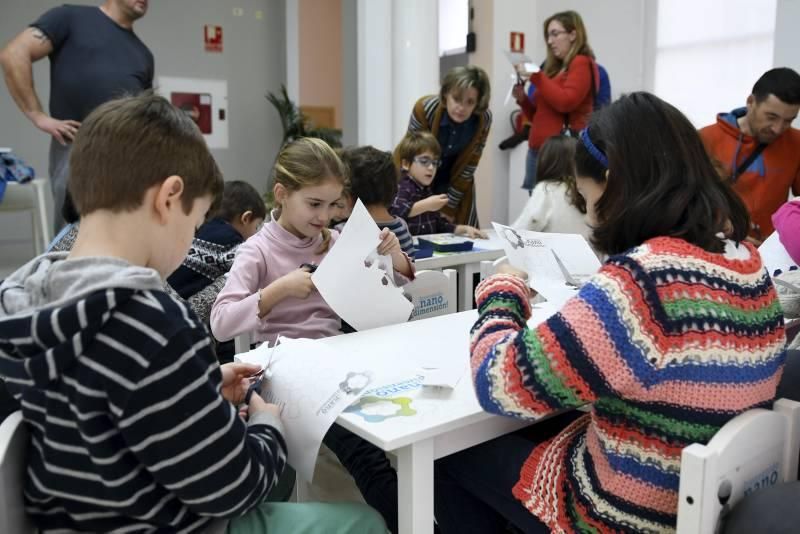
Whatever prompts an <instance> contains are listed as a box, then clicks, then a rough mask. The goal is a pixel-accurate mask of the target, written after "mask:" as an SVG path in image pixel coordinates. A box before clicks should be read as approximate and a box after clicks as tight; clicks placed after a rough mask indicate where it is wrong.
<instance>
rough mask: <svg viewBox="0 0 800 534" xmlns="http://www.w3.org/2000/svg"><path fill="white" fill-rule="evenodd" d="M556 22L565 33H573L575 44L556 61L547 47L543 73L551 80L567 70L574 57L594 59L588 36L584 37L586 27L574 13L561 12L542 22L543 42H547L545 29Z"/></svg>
mask: <svg viewBox="0 0 800 534" xmlns="http://www.w3.org/2000/svg"><path fill="white" fill-rule="evenodd" d="M554 20H557V21H558V22H560V23H561V25H562V26H564V29H565V30H566V31H567V32H572V31H574V32H575V42H573V43H572V48H570V49H569V52H567V56H566V57H565V58H564V59H558V58H557V57H556V56H555V55H553V50H552V49H551V48H550V47H549V46H548V47H547V59H546V60H545V62H544V73H545V74H546V75H547V77H548V78H552V77H553V76H555V75H556V74H558V73H559V72H560V71H562V70H566V69H568V68H569V65H570V63H572V60H573V59H575V56H578V55H584V56H589V57H590V58H592V59H594V52H592V47H590V46H589V36H588V35H586V26H584V25H583V19H582V18H581V16H580V15H579V14H578V13H576V12H575V11H561V12H560V13H556V14H555V15H551V16H549V17H548V18H547V20H545V21H544V41H545V43H546V42H547V27H548V26H550V23H551V22H553V21H554Z"/></svg>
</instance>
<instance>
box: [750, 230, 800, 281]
mask: <svg viewBox="0 0 800 534" xmlns="http://www.w3.org/2000/svg"><path fill="white" fill-rule="evenodd" d="M758 253H759V254H760V255H761V261H762V262H763V263H764V267H766V268H767V272H768V273H769V275H770V276H775V275H776V272H777V273H780V272H785V271H789V270H792V269H796V268H797V264H796V263H795V262H794V260H793V259H792V258H791V256H789V253H788V252H786V248H785V247H784V246H783V244H782V243H781V240H780V238H779V237H778V232H772V234H771V235H770V236H769V237H768V238H767V239H766V240H765V241H764V242H763V243H761V246H760V247H758Z"/></svg>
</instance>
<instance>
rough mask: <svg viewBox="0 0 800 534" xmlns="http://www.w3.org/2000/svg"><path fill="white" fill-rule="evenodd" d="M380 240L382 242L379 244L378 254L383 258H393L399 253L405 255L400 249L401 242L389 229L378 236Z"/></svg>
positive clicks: (385, 229)
mask: <svg viewBox="0 0 800 534" xmlns="http://www.w3.org/2000/svg"><path fill="white" fill-rule="evenodd" d="M378 238H380V240H381V242H380V243H379V244H378V254H380V255H381V256H393V255H394V254H396V253H397V252H399V253H401V254H402V253H403V250H402V249H401V248H400V240H399V239H397V236H396V235H395V233H394V232H392V231H391V230H389V229H388V228H384V229H383V230H381V233H380V234H378Z"/></svg>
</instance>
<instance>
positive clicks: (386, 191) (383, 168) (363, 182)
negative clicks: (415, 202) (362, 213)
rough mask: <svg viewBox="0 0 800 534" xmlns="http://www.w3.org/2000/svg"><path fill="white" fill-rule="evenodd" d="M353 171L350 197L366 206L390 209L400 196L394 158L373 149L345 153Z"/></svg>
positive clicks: (349, 149) (345, 161) (351, 149)
mask: <svg viewBox="0 0 800 534" xmlns="http://www.w3.org/2000/svg"><path fill="white" fill-rule="evenodd" d="M340 157H341V158H342V161H343V162H344V163H345V165H347V167H348V168H349V169H350V194H351V196H352V197H353V198H354V199H355V198H359V199H361V202H363V203H364V205H365V206H375V205H381V206H384V207H387V208H388V207H389V206H391V204H392V201H393V200H394V197H395V196H397V178H398V176H397V167H395V165H394V160H393V159H392V154H391V153H390V152H384V151H383V150H378V149H377V148H375V147H373V146H360V147H350V148H346V149H344V150H342V151H341V153H340Z"/></svg>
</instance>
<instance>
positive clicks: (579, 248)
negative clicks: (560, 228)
mask: <svg viewBox="0 0 800 534" xmlns="http://www.w3.org/2000/svg"><path fill="white" fill-rule="evenodd" d="M492 225H493V226H494V229H495V231H496V232H497V235H498V237H500V240H501V241H502V243H503V250H504V251H505V253H506V256H507V257H508V261H509V263H510V264H511V265H513V266H514V267H516V268H517V269H521V270H523V271H525V272H527V273H528V285H530V287H531V288H533V289H535V290H536V291H537V292H538V293H539V294H540V295H542V296H543V297H544V298H545V299H547V301H548V302H549V303H550V304H552V305H555V306H557V307H559V308H560V307H561V306H562V305H563V304H564V303H565V302H566V301H567V300H569V299H570V298H572V297H573V296H575V295H576V294H577V292H578V289H579V287H580V286H581V285H582V284H583V283H584V282H585V281H586V280H588V279H589V277H591V276H592V275H593V274H594V273H596V272H597V270H598V269H600V260H598V259H597V256H596V255H595V253H594V251H593V250H592V248H591V247H590V246H589V243H587V242H586V239H584V237H583V236H582V235H579V234H557V233H546V232H530V231H527V230H516V229H514V228H511V227H510V226H504V225H502V224H498V223H494V222H493V223H492Z"/></svg>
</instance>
